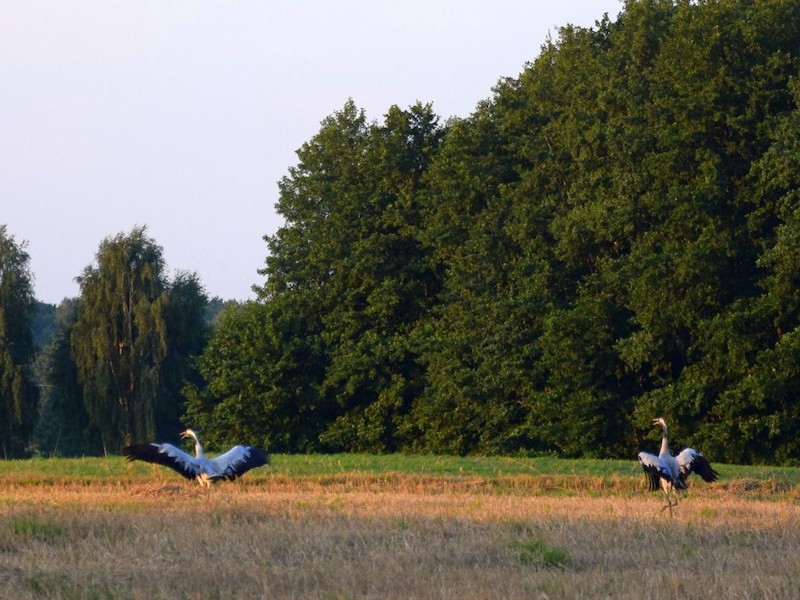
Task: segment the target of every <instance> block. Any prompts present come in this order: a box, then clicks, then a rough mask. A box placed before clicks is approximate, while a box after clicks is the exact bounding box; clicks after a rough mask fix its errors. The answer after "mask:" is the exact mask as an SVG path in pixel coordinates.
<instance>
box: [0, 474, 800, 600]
mask: <svg viewBox="0 0 800 600" xmlns="http://www.w3.org/2000/svg"><path fill="white" fill-rule="evenodd" d="M0 485H2V488H0V490H1V491H0V597H3V598H20V599H24V598H132V599H138V598H142V599H145V598H148V599H149V598H298V599H300V598H304V599H305V598H311V599H315V598H319V599H338V598H341V599H347V598H354V599H355V598H376V599H377V598H431V599H433V598H436V599H447V598H452V599H471V598H476V599H477V598H503V599H507V598H508V599H512V598H526V599H528V598H542V599H544V598H637V599H638V598H645V597H646V598H704V599H708V598H797V597H800V559H798V550H800V503H799V502H798V496H797V494H796V491H795V488H794V487H787V486H784V485H780V484H779V483H778V484H776V483H775V482H764V481H759V480H746V479H745V480H736V481H728V482H723V483H722V484H721V485H713V486H706V485H699V484H696V485H695V486H694V487H693V488H692V489H691V490H690V492H689V493H688V495H684V496H683V497H682V499H681V503H680V505H679V506H678V508H677V509H676V513H675V518H673V519H670V518H669V516H668V515H667V514H666V513H661V512H660V506H661V504H660V498H659V496H658V495H657V494H648V493H645V492H644V482H643V480H642V479H640V478H627V477H611V478H607V477H597V478H592V477H589V476H586V477H580V476H549V475H545V474H540V475H513V476H498V477H474V476H471V475H435V476H431V475H415V474H413V473H403V474H398V473H386V474H376V473H366V474H365V473H338V474H330V475H323V476H298V477H293V476H291V475H288V474H284V473H278V474H273V475H270V474H269V472H267V473H265V474H262V475H259V476H254V477H252V478H249V479H248V478H247V477H246V478H245V479H243V480H241V481H237V482H236V483H233V484H225V485H220V486H218V487H217V488H215V489H214V490H213V491H212V493H211V495H210V496H209V497H207V496H206V494H205V492H202V491H201V490H200V489H199V487H198V486H196V484H194V483H192V482H187V481H184V480H182V479H180V478H179V477H177V476H174V477H173V476H172V475H171V474H168V473H165V472H164V471H163V470H162V471H159V470H157V469H149V468H148V469H146V471H145V472H144V473H140V472H126V474H125V475H123V476H120V477H107V478H102V477H101V478H95V477H92V476H88V477H75V478H69V477H56V476H51V475H43V476H39V477H35V476H31V475H30V474H28V475H25V474H19V473H17V474H13V475H7V476H5V477H0Z"/></svg>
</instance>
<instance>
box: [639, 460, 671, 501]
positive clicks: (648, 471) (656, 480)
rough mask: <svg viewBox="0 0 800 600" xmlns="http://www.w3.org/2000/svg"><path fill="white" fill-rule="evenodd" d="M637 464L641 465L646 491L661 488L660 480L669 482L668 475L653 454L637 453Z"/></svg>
mask: <svg viewBox="0 0 800 600" xmlns="http://www.w3.org/2000/svg"><path fill="white" fill-rule="evenodd" d="M639 462H640V463H642V468H643V469H644V473H645V475H647V484H648V491H651V492H655V491H657V490H658V489H659V488H660V487H661V482H660V480H661V479H666V480H667V481H669V479H670V477H669V473H667V471H666V469H665V468H664V465H663V464H662V463H661V459H660V458H658V457H657V456H656V455H655V454H650V453H649V452H639Z"/></svg>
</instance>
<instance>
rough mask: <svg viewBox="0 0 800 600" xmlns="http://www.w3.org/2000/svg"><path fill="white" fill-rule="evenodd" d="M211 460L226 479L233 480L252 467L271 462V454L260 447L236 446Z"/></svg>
mask: <svg viewBox="0 0 800 600" xmlns="http://www.w3.org/2000/svg"><path fill="white" fill-rule="evenodd" d="M211 462H212V463H214V466H215V467H216V469H217V470H218V472H220V473H222V474H223V477H225V479H229V480H231V481H233V480H234V479H236V478H237V477H241V476H242V475H244V474H245V473H247V471H249V470H250V469H254V468H255V467H260V466H262V465H266V464H269V455H268V454H267V453H266V452H264V451H263V450H261V449H260V448H253V447H252V446H234V447H233V448H231V449H230V450H228V451H227V452H226V453H225V454H220V455H219V456H218V457H216V458H214V459H212V460H211Z"/></svg>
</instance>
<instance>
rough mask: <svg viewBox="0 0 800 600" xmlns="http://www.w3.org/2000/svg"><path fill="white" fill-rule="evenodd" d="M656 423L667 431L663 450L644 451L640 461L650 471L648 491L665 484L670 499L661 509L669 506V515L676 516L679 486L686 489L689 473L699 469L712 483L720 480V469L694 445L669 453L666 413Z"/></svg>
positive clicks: (697, 471) (647, 471)
mask: <svg viewBox="0 0 800 600" xmlns="http://www.w3.org/2000/svg"><path fill="white" fill-rule="evenodd" d="M653 425H659V426H660V427H661V429H662V431H663V432H664V433H663V436H662V438H661V451H660V452H659V453H658V456H655V455H653V454H650V453H649V452H640V453H639V462H640V463H642V468H643V469H644V472H645V474H646V475H647V482H648V491H651V492H655V491H657V490H658V488H659V486H660V487H661V489H662V490H663V492H664V497H665V499H666V501H667V504H666V505H664V506H663V507H662V508H661V511H662V512H663V511H664V510H666V509H667V508H669V515H670V516H672V507H673V506H678V490H685V489H686V479H687V478H688V477H689V475H691V474H692V473H697V474H698V475H699V476H700V477H701V478H702V479H703V481H706V482H708V483H712V482H714V481H716V480H717V477H719V473H717V472H716V471H715V470H714V469H713V468H711V464H710V463H709V462H708V460H706V458H705V457H704V456H703V455H702V454H700V453H699V452H698V451H697V450H695V449H694V448H686V449H685V450H683V451H682V452H681V453H680V454H678V456H672V455H671V454H670V453H669V444H668V442H667V422H666V421H665V420H664V417H658V418H656V419H653ZM673 498H674V500H675V502H674V503H673V502H672V500H673Z"/></svg>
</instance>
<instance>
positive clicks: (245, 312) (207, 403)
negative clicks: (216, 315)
mask: <svg viewBox="0 0 800 600" xmlns="http://www.w3.org/2000/svg"><path fill="white" fill-rule="evenodd" d="M287 304H288V303H287V302H286V301H285V299H284V298H283V297H281V296H279V297H276V298H274V299H273V300H271V301H270V302H269V303H268V304H264V303H256V302H248V303H245V304H242V305H236V306H232V307H230V308H229V309H228V310H226V311H225V312H224V313H222V315H221V317H220V320H219V322H218V323H217V326H216V327H215V329H214V333H213V335H212V336H211V339H210V341H209V343H208V346H207V347H206V349H205V351H204V352H203V355H202V357H201V358H200V360H199V364H198V369H199V371H200V374H201V375H202V377H203V380H204V381H205V382H208V383H207V385H201V384H200V383H199V382H198V383H190V384H188V385H187V386H186V388H185V390H184V393H185V395H186V399H187V401H186V414H185V417H184V419H185V421H186V422H187V423H191V424H192V426H193V427H199V428H201V429H202V430H203V435H204V439H205V440H206V442H207V443H208V444H209V445H211V446H217V447H220V448H222V447H225V446H229V445H230V444H235V443H241V442H242V441H243V440H246V441H247V442H248V443H250V444H256V445H260V446H261V447H264V448H269V449H270V451H273V452H292V451H294V452H297V451H301V452H305V451H311V450H315V449H318V448H319V435H320V433H321V432H322V429H323V428H324V426H325V425H327V424H328V423H329V422H330V420H331V419H332V418H333V415H332V414H325V410H326V409H325V407H324V405H322V404H321V403H320V401H319V387H320V382H321V381H322V378H323V376H324V370H323V366H324V364H323V363H322V362H321V361H322V360H323V357H322V354H321V353H320V352H319V349H318V348H316V347H315V346H314V343H315V340H317V339H318V338H317V337H316V336H315V335H314V330H315V328H316V327H317V324H316V322H315V321H316V319H315V318H314V317H313V316H312V317H307V316H306V315H305V314H304V313H302V312H299V311H297V307H296V306H288V305H287ZM284 305H286V306H284ZM309 314H310V313H309Z"/></svg>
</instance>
